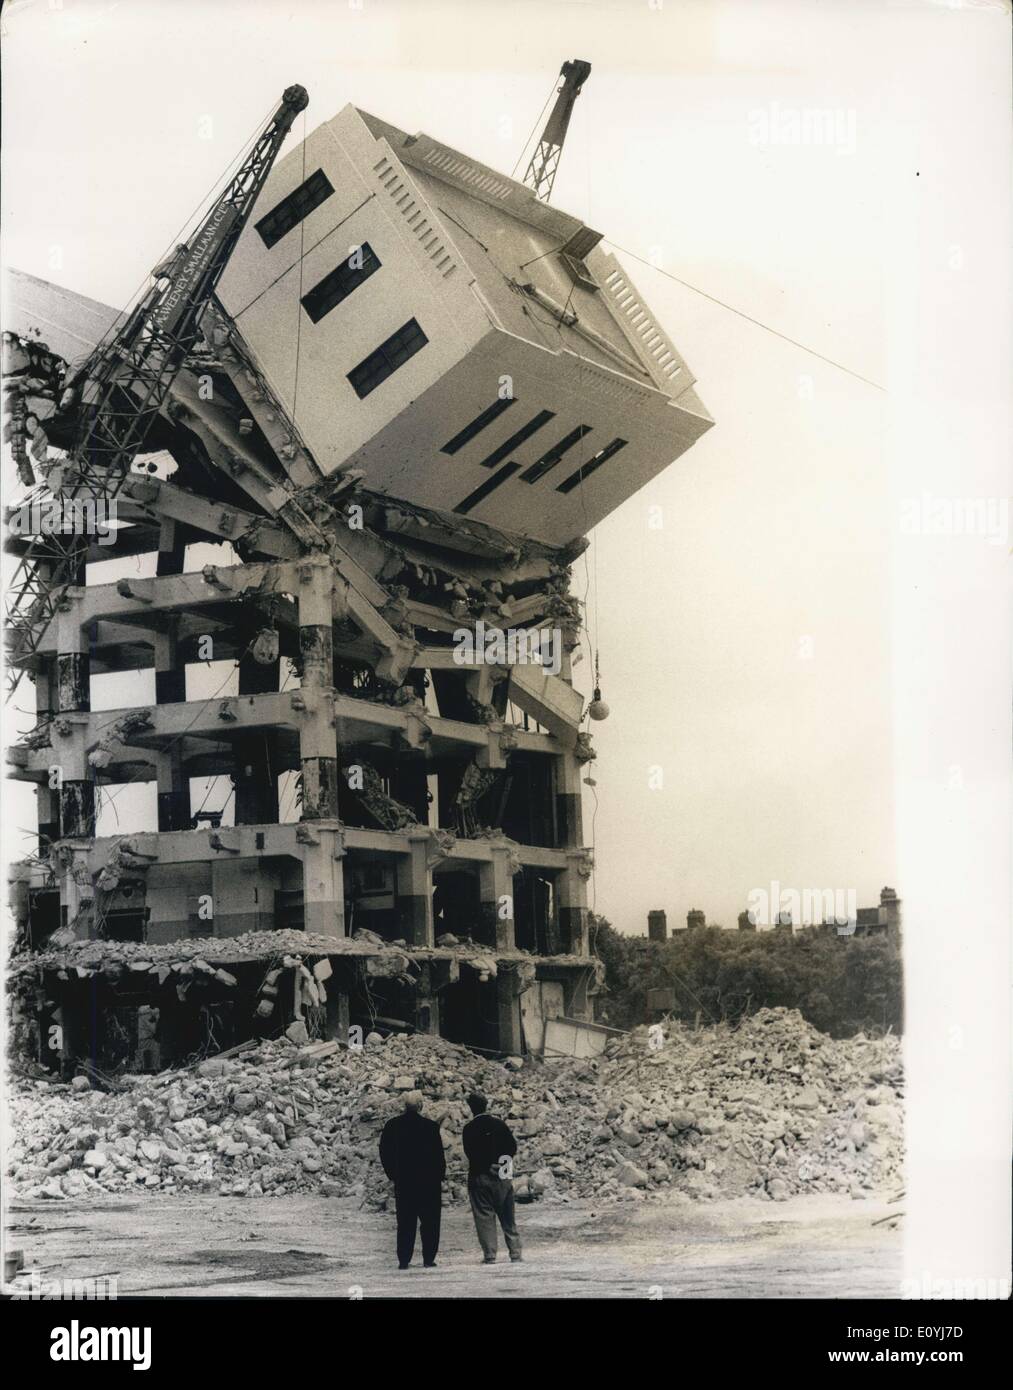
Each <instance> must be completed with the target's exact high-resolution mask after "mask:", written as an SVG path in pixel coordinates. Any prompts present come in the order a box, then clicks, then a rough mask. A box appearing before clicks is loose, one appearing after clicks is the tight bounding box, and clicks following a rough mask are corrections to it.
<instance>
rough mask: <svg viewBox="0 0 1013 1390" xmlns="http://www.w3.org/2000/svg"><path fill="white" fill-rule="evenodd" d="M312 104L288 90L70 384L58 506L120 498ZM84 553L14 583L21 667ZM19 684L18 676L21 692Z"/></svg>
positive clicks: (15, 649) (23, 567) (23, 565)
mask: <svg viewBox="0 0 1013 1390" xmlns="http://www.w3.org/2000/svg"><path fill="white" fill-rule="evenodd" d="M308 104H309V97H308V95H307V93H306V89H305V87H300V86H298V85H296V86H292V87H287V88H286V89H285V92H284V93H283V95H282V98H281V102H280V104H279V106H278V109H277V110H276V111H275V113H274V115H273V116H272V117H271V119H270V121H268V123H267V125H266V126H265V127H264V129H263V130H262V131H261V133H260V135H259V136H257V138H256V140H255V141H254V144H253V147H252V149H251V150H250V153H249V154H248V155H247V156H246V158H245V160H244V161H243V163H242V165H241V167H240V168H239V170H238V172H237V173H236V174H235V175H234V176H233V177H232V178H231V180H230V181H229V184H228V187H227V188H226V189H225V191H224V192H223V193H222V195H221V196H220V197H219V198H218V199H217V201H216V202H215V204H214V206H213V207H212V208H211V211H210V212H209V213H208V215H207V216H206V217H205V219H204V221H203V222H202V223H201V226H200V228H199V229H198V231H197V232H196V234H195V235H194V236H193V237H191V239H190V241H189V242H188V243H185V244H183V245H180V246H177V247H176V249H175V251H174V252H173V253H172V254H171V255H170V256H169V257H168V258H167V259H166V260H164V261H162V262H161V263H160V264H159V265H157V266H156V267H155V268H154V270H153V271H152V272H151V275H152V284H151V285H150V287H149V288H148V289H147V290H146V292H145V293H144V295H143V296H142V298H141V299H140V301H139V302H138V304H137V305H136V307H135V308H134V309H133V310H132V312H131V313H130V314H129V315H128V317H127V318H126V319H125V320H124V322H123V323H122V325H120V326H119V327H118V328H116V329H115V330H113V331H112V332H111V334H110V335H109V336H107V338H106V339H105V340H104V341H103V342H101V343H99V344H98V346H97V347H96V348H95V350H94V351H93V352H92V354H91V356H90V357H89V358H88V360H87V361H86V362H85V364H84V365H83V366H82V367H81V368H80V369H79V370H78V371H76V372H75V373H74V374H73V376H72V377H71V378H69V379H68V381H67V383H66V389H65V391H64V393H63V396H62V398H61V401H60V415H61V416H63V417H65V418H67V419H69V420H70V421H71V423H72V432H73V444H72V447H71V448H70V450H69V453H68V456H67V457H66V458H64V459H61V460H60V461H59V462H58V464H56V466H55V467H54V469H53V470H52V471H51V472H50V475H49V477H48V479H47V483H48V486H49V488H50V489H51V491H52V493H53V494H55V495H56V496H57V497H58V498H61V499H65V498H74V497H80V496H82V495H85V494H86V495H87V496H89V497H92V498H96V499H98V498H101V499H105V500H108V499H111V498H113V497H115V496H116V495H117V493H118V492H119V491H120V489H121V487H122V485H123V482H124V480H125V478H126V477H127V475H128V473H129V472H130V468H131V464H132V463H133V460H134V459H135V457H136V456H137V454H138V453H139V452H140V450H141V449H142V448H143V446H144V442H145V439H146V438H147V436H148V434H149V432H150V431H151V428H152V426H153V425H154V423H155V421H156V419H157V418H158V415H159V412H160V411H161V410H162V408H163V406H164V405H165V403H166V400H167V397H168V395H169V391H170V389H171V387H172V384H173V381H174V380H175V378H176V376H177V374H178V373H179V370H180V368H181V367H182V365H183V363H184V361H185V360H186V357H187V355H188V354H189V353H190V352H191V350H192V349H193V347H194V345H195V344H196V342H197V338H198V335H199V333H200V323H201V317H202V315H203V313H204V311H205V309H206V308H207V307H208V304H209V303H210V301H211V298H212V296H213V294H214V291H215V287H216V285H217V284H218V281H219V280H220V278H221V276H222V273H223V271H224V270H225V267H226V265H227V264H228V261H229V257H230V256H231V254H232V251H233V249H234V247H235V245H236V242H237V241H238V239H239V236H240V234H241V232H242V230H243V228H244V227H245V226H246V224H247V222H248V221H249V217H250V212H251V210H252V208H253V205H254V203H255V202H256V199H257V195H258V194H259V193H260V190H261V188H262V187H263V186H264V182H265V180H266V179H267V176H268V174H269V173H270V171H271V168H272V166H273V164H274V161H275V159H276V158H277V155H278V151H279V150H280V148H281V145H282V142H283V141H284V139H285V136H286V135H287V134H288V132H289V131H290V130H291V128H292V125H293V123H294V121H295V118H296V116H297V115H298V114H299V112H300V111H304V110H305V109H306V107H307V105H308ZM86 544H87V542H86V541H85V542H84V545H86ZM84 545H83V544H82V538H81V537H80V536H76V535H74V534H72V533H61V532H60V531H54V532H51V533H49V534H46V535H42V536H39V537H36V538H34V539H33V540H32V541H31V542H30V543H29V545H28V547H27V549H26V550H25V552H24V554H23V555H22V557H21V561H20V563H19V565H18V568H17V571H16V572H15V575H14V578H13V580H12V584H11V591H12V599H11V605H10V608H9V611H8V615H7V638H8V644H9V654H10V658H11V659H12V660H13V661H22V660H24V658H25V657H27V656H30V655H31V654H32V652H34V651H35V650H36V649H37V648H38V645H39V643H40V642H41V640H42V638H43V636H44V635H45V632H46V630H47V628H48V627H49V624H50V622H51V621H52V619H53V617H54V615H55V613H56V611H57V608H58V607H59V603H60V599H61V597H62V595H63V593H64V591H65V590H66V588H67V587H68V585H70V584H72V583H74V582H75V579H76V578H77V575H78V574H79V572H80V568H81V557H82V553H83V549H84ZM19 675H20V673H19V672H18V671H17V669H16V668H14V667H12V684H16V683H17V680H18V678H19Z"/></svg>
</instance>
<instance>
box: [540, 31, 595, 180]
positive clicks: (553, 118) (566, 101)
mask: <svg viewBox="0 0 1013 1390" xmlns="http://www.w3.org/2000/svg"><path fill="white" fill-rule="evenodd" d="M559 75H560V77H561V78H562V79H563V85H562V86H561V87H559V88H558V89H557V94H556V104H555V106H553V108H552V114H551V115H550V116H549V119H548V120H547V121H546V123H545V129H544V130H543V131H542V138H541V139H540V140H539V142H538V144H537V145H536V147H535V152H534V154H533V155H532V156H531V163H530V164H529V165H528V169H527V173H526V174H525V175H524V182H525V184H526V185H527V187H528V188H530V189H532V190H533V192H534V195H535V197H536V198H537V199H538V201H539V202H540V203H547V202H548V201H549V195H550V194H551V192H552V185H553V183H554V182H555V178H556V170H557V169H558V168H559V156H560V155H561V154H562V152H563V141H564V140H565V139H566V131H567V127H568V126H569V124H570V117H571V116H572V114H573V107H574V103H575V102H576V100H577V98H578V97H579V96H580V90H581V88H582V87H583V85H584V83H585V82H586V81H587V79H588V78H589V77H590V75H591V64H590V63H588V62H585V60H584V59H583V58H574V59H573V60H572V61H571V62H569V63H564V64H563V66H562V67H561V68H560V69H559Z"/></svg>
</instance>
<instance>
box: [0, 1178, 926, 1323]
mask: <svg viewBox="0 0 1013 1390" xmlns="http://www.w3.org/2000/svg"><path fill="white" fill-rule="evenodd" d="M897 1210H898V1209H897V1207H895V1206H894V1207H891V1206H887V1205H885V1204H884V1203H880V1202H874V1201H865V1202H855V1201H851V1200H850V1199H848V1198H846V1197H837V1196H807V1197H795V1198H792V1199H791V1200H789V1201H787V1202H777V1203H774V1202H762V1201H757V1200H755V1199H752V1198H739V1199H737V1200H735V1201H728V1202H720V1203H707V1204H703V1203H701V1204H693V1205H685V1204H676V1203H672V1204H667V1203H666V1204H653V1203H652V1204H650V1205H636V1206H632V1205H621V1206H618V1207H605V1208H603V1209H602V1210H601V1211H598V1210H596V1208H595V1206H594V1205H593V1204H591V1203H588V1202H569V1203H565V1204H551V1205H550V1204H547V1203H540V1204H536V1205H531V1206H522V1207H519V1208H518V1225H519V1227H520V1231H521V1236H522V1239H523V1241H524V1256H525V1258H524V1263H522V1264H518V1265H511V1264H510V1263H509V1262H508V1260H507V1256H506V1252H505V1251H504V1250H503V1249H501V1251H500V1257H499V1258H500V1263H499V1264H497V1265H495V1266H489V1267H485V1266H483V1265H482V1264H481V1263H480V1261H479V1251H478V1246H477V1243H476V1241H475V1233H474V1228H473V1226H472V1223H471V1216H470V1214H469V1212H468V1210H467V1208H465V1207H461V1206H456V1207H453V1208H450V1209H447V1210H445V1211H444V1213H443V1231H442V1240H441V1245H440V1255H439V1267H438V1268H437V1269H435V1270H426V1271H423V1270H422V1268H421V1263H420V1262H421V1254H420V1251H419V1250H418V1249H416V1253H415V1264H414V1265H413V1267H412V1268H411V1269H410V1270H407V1271H405V1272H404V1273H401V1272H399V1271H398V1269H397V1267H396V1262H395V1260H394V1218H393V1215H389V1214H386V1213H380V1214H376V1213H369V1212H365V1211H360V1210H358V1209H357V1208H356V1207H355V1206H354V1205H352V1204H349V1203H347V1202H342V1201H336V1200H333V1199H328V1198H324V1197H309V1196H305V1197H304V1196H292V1197H264V1198H254V1199H249V1200H236V1199H234V1198H228V1197H215V1196H177V1197H158V1196H153V1197H148V1198H144V1199H143V1200H133V1199H130V1198H119V1199H105V1200H102V1201H100V1202H71V1201H67V1202H62V1203H59V1204H58V1205H57V1204H52V1203H44V1202H38V1201H35V1202H15V1203H13V1204H12V1205H11V1206H10V1208H9V1209H8V1212H7V1223H8V1240H7V1248H8V1249H12V1248H13V1249H22V1250H23V1251H24V1254H25V1266H26V1268H36V1269H39V1270H40V1273H41V1277H42V1278H43V1279H45V1280H50V1279H54V1278H77V1279H81V1278H85V1277H87V1276H93V1277H97V1276H99V1275H106V1274H116V1275H117V1276H118V1290H119V1294H120V1296H121V1297H123V1296H128V1295H150V1296H153V1297H157V1298H171V1297H177V1298H181V1297H201V1296H208V1295H211V1296H217V1297H223V1296H230V1295H231V1296H237V1295H238V1296H241V1297H247V1298H249V1297H260V1298H265V1297H274V1298H285V1297H320V1296H332V1297H333V1296H338V1297H342V1298H350V1297H356V1296H361V1297H364V1298H390V1297H396V1298H401V1297H406V1298H429V1297H444V1298H447V1297H450V1298H476V1297H489V1296H494V1297H502V1298H516V1297H525V1296H527V1297H542V1298H580V1297H589V1296H595V1297H614V1298H648V1297H651V1296H653V1297H657V1296H658V1290H659V1289H660V1293H661V1296H662V1297H664V1298H736V1297H740V1298H741V1297H760V1298H797V1297H802V1296H805V1297H810V1298H813V1297H815V1298H855V1297H858V1298H862V1297H865V1298H887V1297H894V1296H896V1294H897V1291H898V1285H899V1280H900V1277H901V1276H900V1262H901V1232H900V1230H899V1229H897V1228H896V1226H894V1224H893V1223H890V1224H882V1225H876V1226H874V1225H873V1224H872V1223H873V1222H874V1221H875V1220H876V1219H877V1218H879V1217H882V1216H886V1215H888V1214H890V1213H893V1214H896V1212H897ZM358 1290H361V1295H359V1293H358Z"/></svg>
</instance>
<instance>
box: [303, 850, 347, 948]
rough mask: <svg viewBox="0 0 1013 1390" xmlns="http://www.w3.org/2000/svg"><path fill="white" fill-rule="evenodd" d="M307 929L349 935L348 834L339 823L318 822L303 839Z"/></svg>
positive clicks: (322, 933) (335, 935) (329, 934)
mask: <svg viewBox="0 0 1013 1390" xmlns="http://www.w3.org/2000/svg"><path fill="white" fill-rule="evenodd" d="M302 843H303V908H304V913H305V928H306V930H307V931H308V932H317V933H319V935H321V936H333V937H343V936H344V935H345V885H344V867H343V864H342V861H343V859H344V856H345V846H344V837H343V835H342V832H341V828H340V826H338V825H330V826H327V825H314V826H313V827H312V828H311V829H310V830H309V833H308V836H307V837H306V838H304V839H303V842H302Z"/></svg>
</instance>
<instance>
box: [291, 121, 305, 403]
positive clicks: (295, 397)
mask: <svg viewBox="0 0 1013 1390" xmlns="http://www.w3.org/2000/svg"><path fill="white" fill-rule="evenodd" d="M302 182H303V184H305V183H306V112H305V111H303V113H302ZM305 261H306V219H305V217H304V218H303V219H302V221H301V222H300V223H299V289H298V291H297V292H296V304H295V314H296V318H295V381H294V382H293V383H292V424H293V425H295V423H296V408H297V406H298V403H299V350H300V347H301V346H302V285H303V266H304V264H305Z"/></svg>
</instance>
